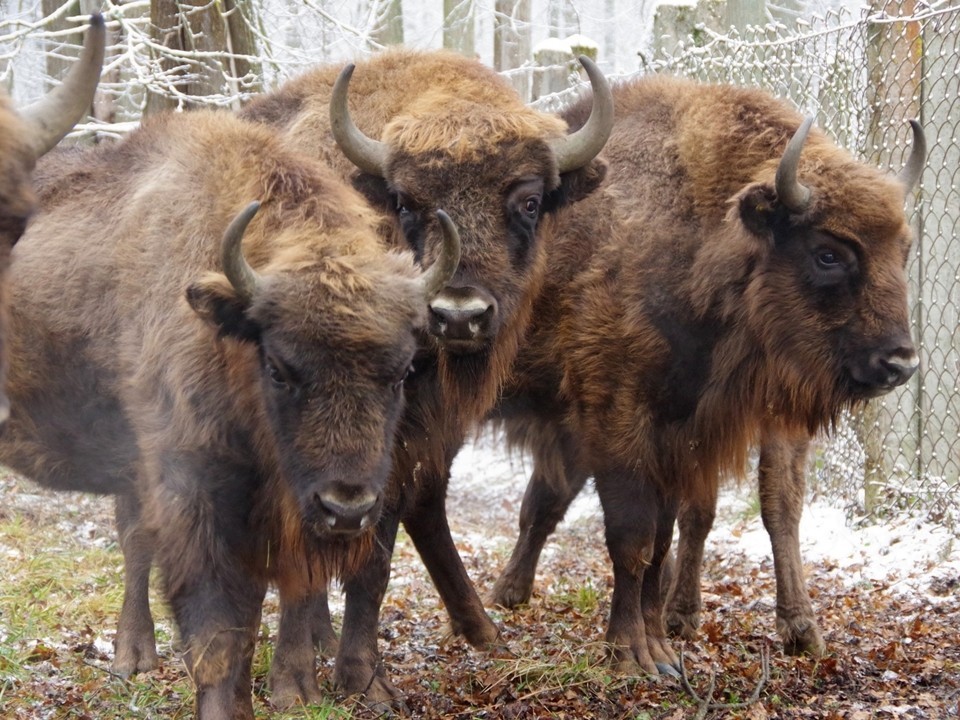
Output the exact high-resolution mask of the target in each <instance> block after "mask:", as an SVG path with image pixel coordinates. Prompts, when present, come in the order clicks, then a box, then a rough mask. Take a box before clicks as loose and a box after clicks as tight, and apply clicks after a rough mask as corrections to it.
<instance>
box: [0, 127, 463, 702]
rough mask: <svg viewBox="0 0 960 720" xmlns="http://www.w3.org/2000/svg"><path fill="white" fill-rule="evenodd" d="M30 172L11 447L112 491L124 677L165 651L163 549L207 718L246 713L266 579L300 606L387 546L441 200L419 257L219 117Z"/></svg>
mask: <svg viewBox="0 0 960 720" xmlns="http://www.w3.org/2000/svg"><path fill="white" fill-rule="evenodd" d="M36 184H37V188H38V195H39V199H40V203H39V209H40V211H39V212H38V214H37V215H36V217H35V218H34V220H33V221H32V222H31V225H30V227H29V228H28V230H27V233H26V234H25V235H24V237H23V239H22V240H21V241H20V242H19V243H18V245H17V247H16V250H15V253H14V264H13V267H14V273H13V278H14V282H13V283H12V287H13V295H14V299H15V301H16V302H15V304H14V309H13V312H12V325H11V327H12V333H11V338H12V343H11V376H10V393H11V397H12V399H13V401H14V402H13V405H12V407H13V411H12V415H11V418H10V422H9V425H8V426H7V428H6V432H5V433H4V434H3V435H2V436H0V459H2V460H3V461H4V462H5V463H7V464H9V465H11V466H12V467H14V468H15V469H17V470H19V471H20V472H23V473H24V474H27V475H28V476H29V477H31V478H32V479H34V480H36V481H38V482H40V483H41V484H44V485H46V486H48V487H54V488H73V489H80V490H85V491H92V492H103V493H113V494H115V495H116V496H117V525H118V530H119V534H120V544H121V547H122V549H123V552H124V558H125V565H126V567H125V581H126V583H127V587H126V592H125V596H124V605H123V610H122V613H121V618H120V626H119V629H118V633H117V654H116V658H115V663H114V669H115V670H116V671H117V672H119V673H130V672H135V671H137V670H144V669H148V668H150V667H152V666H155V665H156V662H157V656H156V649H155V644H154V638H153V624H152V619H151V617H150V612H149V608H148V606H147V581H148V578H149V570H150V564H151V562H152V560H153V559H154V557H156V560H157V562H158V565H159V566H160V569H161V571H162V576H163V582H164V589H165V593H166V596H167V599H168V600H169V602H170V604H171V606H172V608H173V611H174V615H175V618H176V621H177V627H178V630H179V633H180V637H181V641H182V645H183V648H184V653H183V654H184V661H185V663H186V666H187V669H188V672H189V673H190V675H191V677H192V678H193V680H194V682H195V684H196V686H197V693H196V706H197V714H198V717H199V718H201V719H203V718H227V717H229V718H234V719H241V718H252V717H253V706H252V702H251V694H250V689H251V678H250V662H251V657H252V652H253V647H254V642H255V639H256V632H257V630H258V628H259V617H260V607H261V603H262V601H263V596H264V593H265V591H266V587H267V583H268V582H270V581H275V582H276V583H277V584H278V585H279V586H280V588H281V592H282V593H283V594H284V596H285V597H289V598H293V599H300V598H303V597H309V594H310V593H311V592H316V591H318V590H322V589H323V588H324V587H325V586H326V583H327V582H328V581H329V579H330V578H332V577H336V576H338V575H343V574H347V573H349V572H351V571H354V570H356V569H357V568H360V567H363V566H365V564H366V558H367V556H369V555H371V554H373V552H372V551H373V540H374V538H373V533H372V527H373V526H374V525H375V523H376V519H377V514H378V513H379V510H380V508H381V507H382V505H383V494H384V489H385V488H384V486H385V484H386V480H387V474H388V471H389V467H390V457H391V454H392V452H393V449H394V435H395V431H396V426H397V424H398V422H399V420H400V418H401V415H402V409H403V405H404V400H403V393H402V386H403V382H404V378H405V377H406V374H407V370H408V368H409V367H410V363H411V361H412V360H413V357H414V352H415V350H416V345H417V337H418V336H419V335H420V334H421V333H422V332H423V331H424V330H425V326H426V321H427V317H426V309H427V302H428V301H429V299H430V298H432V297H433V296H434V295H435V294H436V293H437V292H438V291H439V290H440V289H442V288H443V287H444V286H445V285H446V284H447V283H448V282H449V280H450V278H451V277H452V275H453V273H454V272H455V271H456V267H457V263H458V260H459V240H458V236H457V233H456V229H455V228H454V227H453V225H452V223H451V222H450V220H449V218H448V217H447V216H446V215H445V214H444V213H442V212H441V211H437V214H436V216H437V221H438V223H439V226H440V227H441V235H442V237H443V241H442V246H443V250H441V251H440V252H439V254H437V255H436V258H437V259H436V261H435V262H434V263H433V264H432V265H431V266H430V267H429V268H428V269H427V270H425V271H420V270H418V269H417V268H416V267H415V265H414V262H413V254H412V253H409V252H406V253H403V252H396V251H388V250H387V248H386V247H385V246H384V243H383V242H382V241H381V239H380V237H379V235H378V234H377V232H376V228H377V225H378V218H377V217H376V215H375V214H374V213H373V212H371V211H370V210H369V208H367V207H366V205H365V203H364V201H363V199H362V198H361V197H360V196H359V195H358V194H356V193H355V192H354V191H353V190H352V189H351V188H349V187H348V186H347V185H346V184H345V183H344V182H342V181H341V180H339V179H338V178H336V177H335V176H334V175H333V174H332V173H331V172H329V171H328V170H327V169H326V168H325V167H324V166H323V165H322V164H320V163H318V162H316V161H311V160H308V159H304V158H300V157H298V156H297V155H295V154H294V153H292V152H291V151H290V149H289V148H287V147H285V146H284V145H283V144H282V143H281V142H280V141H279V140H278V139H277V138H276V137H275V134H274V133H272V132H270V131H268V130H266V129H265V128H263V127H262V126H259V125H255V124H252V123H247V122H243V121H241V120H238V119H237V118H235V117H233V116H231V115H229V114H226V113H217V112H206V111H197V112H193V113H187V114H176V113H170V114H161V115H157V116H154V117H152V118H149V119H147V120H145V121H144V123H143V124H142V125H141V127H140V128H139V129H138V130H136V131H135V132H133V133H131V134H130V135H129V136H128V137H127V138H125V139H124V140H123V141H122V142H119V143H114V144H104V145H100V146H98V147H96V148H92V149H90V150H88V151H73V152H69V153H59V154H53V155H50V156H48V157H47V158H45V159H44V161H43V162H41V163H40V165H39V166H38V168H37V172H36ZM251 198H259V199H260V202H258V203H251V204H249V205H247V207H246V208H245V209H243V210H241V208H243V207H244V205H245V204H247V203H249V201H250V199H251ZM238 211H239V213H238ZM105 217H109V222H105V221H104V218H105ZM231 219H232V221H231ZM228 223H229V225H228ZM91 228H94V230H91ZM224 228H226V230H224ZM248 258H249V260H248ZM54 418H55V419H56V422H52V421H51V420H52V419H54ZM365 528H366V529H365ZM314 682H315V680H314Z"/></svg>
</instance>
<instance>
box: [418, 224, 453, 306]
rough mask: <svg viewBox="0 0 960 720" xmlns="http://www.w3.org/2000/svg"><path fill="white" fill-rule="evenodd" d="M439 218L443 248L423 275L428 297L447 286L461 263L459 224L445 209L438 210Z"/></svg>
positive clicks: (425, 292) (425, 291) (425, 293)
mask: <svg viewBox="0 0 960 720" xmlns="http://www.w3.org/2000/svg"><path fill="white" fill-rule="evenodd" d="M437 220H439V221H440V229H441V231H442V232H443V249H442V251H441V252H440V257H438V258H437V259H436V260H435V261H434V263H433V265H431V266H430V269H429V270H427V271H426V272H425V273H423V275H422V276H421V281H422V283H423V292H424V295H426V296H427V298H428V299H429V298H432V297H433V296H434V295H436V294H437V293H438V292H440V291H441V290H443V288H445V287H446V286H447V283H448V282H450V280H451V279H452V278H453V275H454V273H456V272H457V265H459V264H460V233H459V232H458V231H457V226H456V225H454V223H453V220H451V219H450V216H449V215H447V214H446V213H445V212H444V211H443V210H437Z"/></svg>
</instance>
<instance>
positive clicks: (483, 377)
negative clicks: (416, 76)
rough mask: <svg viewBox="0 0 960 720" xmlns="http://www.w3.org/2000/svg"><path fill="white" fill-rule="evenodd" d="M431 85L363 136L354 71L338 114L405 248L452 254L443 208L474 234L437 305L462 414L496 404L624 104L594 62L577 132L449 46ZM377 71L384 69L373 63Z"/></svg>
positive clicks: (433, 63)
mask: <svg viewBox="0 0 960 720" xmlns="http://www.w3.org/2000/svg"><path fill="white" fill-rule="evenodd" d="M416 61H417V62H418V63H422V64H424V67H423V68H421V69H422V70H423V73H422V76H423V77H425V78H426V82H425V84H426V87H424V88H420V89H418V90H416V91H415V92H416V93H417V94H416V97H415V98H413V99H411V100H408V101H407V102H406V103H405V105H404V107H403V109H402V111H400V112H398V113H396V114H395V115H394V116H392V117H390V118H388V119H387V120H386V121H385V125H384V126H383V130H382V140H374V139H371V138H370V137H368V136H366V135H364V134H363V133H362V132H360V131H359V130H358V129H357V128H356V126H355V125H354V123H353V120H352V119H351V116H350V114H349V112H348V110H347V95H348V86H349V83H350V80H351V77H352V75H353V72H354V67H353V66H352V65H351V66H348V67H346V68H345V69H344V70H343V72H342V73H341V74H340V77H339V78H338V79H337V82H336V84H335V85H334V89H333V94H332V99H331V107H330V122H331V128H332V131H333V135H334V138H335V139H336V141H337V144H338V145H339V147H340V148H341V149H342V150H343V152H344V154H345V155H346V156H347V157H348V158H349V159H350V160H351V161H352V162H353V163H354V164H355V165H356V166H357V167H358V168H359V169H360V170H361V171H362V174H361V175H360V176H359V177H358V178H357V181H356V184H357V185H358V187H360V188H361V190H362V191H363V192H364V193H365V195H366V196H367V197H368V199H369V200H371V202H372V203H373V204H374V205H377V206H379V207H380V208H381V209H382V210H383V211H384V213H385V214H386V215H387V216H388V217H391V218H393V220H394V222H393V228H394V231H395V236H396V237H397V241H398V242H402V243H404V244H406V245H408V246H409V247H410V248H412V249H413V251H414V253H415V254H416V256H417V258H418V259H419V260H420V261H421V262H425V263H426V262H429V261H430V260H431V259H432V258H433V257H435V256H436V255H437V253H438V251H439V250H438V249H439V246H440V242H439V237H440V233H439V226H438V223H437V222H436V221H435V219H434V217H433V211H434V209H436V208H438V207H443V208H445V209H446V210H447V211H448V212H449V213H450V215H451V217H452V218H453V219H454V221H455V222H456V223H457V227H458V228H459V230H460V234H461V237H462V238H463V259H462V261H461V263H460V268H459V270H458V271H457V273H456V275H455V276H454V277H453V278H452V280H451V281H450V283H449V284H448V285H447V287H446V288H444V289H443V290H442V291H441V292H440V293H438V294H437V295H436V296H435V297H434V298H433V300H432V301H431V302H430V322H429V331H430V335H431V336H432V338H433V340H434V342H435V343H436V346H437V348H438V349H439V350H440V351H441V352H440V365H441V372H442V374H443V375H444V376H445V377H447V378H448V381H449V382H447V383H445V385H446V387H447V388H448V390H450V389H451V388H452V386H454V385H456V384H460V385H462V387H461V391H462V392H460V393H459V395H458V396H456V397H453V398H450V401H451V402H453V403H454V404H456V405H457V406H458V407H459V408H460V409H461V411H462V412H467V413H469V410H466V409H465V408H466V407H467V406H468V405H469V404H471V403H473V404H475V405H477V408H478V412H479V411H481V410H480V408H482V409H485V408H486V407H489V405H490V404H491V403H492V401H493V397H494V394H495V393H496V391H497V388H498V386H499V381H500V380H501V379H502V376H503V374H504V373H505V372H506V368H507V367H509V365H510V363H511V362H512V360H513V357H514V355H515V352H516V347H517V344H518V342H519V338H520V336H521V334H522V332H523V330H524V328H525V326H526V324H527V321H528V319H529V315H530V310H531V306H532V301H533V297H534V295H535V293H536V292H537V291H538V289H539V283H540V281H541V278H542V274H543V272H544V267H545V254H544V250H545V248H544V245H545V243H546V242H549V240H548V239H547V236H548V235H549V234H550V233H551V232H552V231H553V230H552V225H553V224H555V223H556V222H557V220H556V213H557V211H558V210H559V209H560V208H561V207H563V206H565V205H567V204H569V203H572V202H574V201H577V200H579V199H581V198H583V197H585V196H586V195H587V194H589V193H590V192H592V191H593V190H594V189H595V188H596V187H597V186H598V185H599V183H600V182H601V181H602V179H603V176H604V174H605V171H606V165H605V163H603V162H602V161H600V160H598V159H597V155H598V153H599V152H600V150H601V149H602V148H603V145H604V143H605V142H606V140H607V138H608V137H609V135H610V132H611V128H612V123H613V99H612V96H611V92H610V88H609V86H608V85H607V83H606V80H605V79H604V78H603V75H602V74H601V73H600V71H599V70H598V68H597V67H596V65H594V64H593V63H592V62H591V61H590V60H589V59H586V58H582V59H581V62H582V63H583V65H584V67H585V68H586V69H587V73H588V75H589V77H590V81H591V83H592V86H593V89H594V95H593V111H592V113H591V116H590V118H589V120H588V121H587V123H586V125H585V126H584V127H583V128H581V129H580V130H578V131H577V132H575V133H573V134H570V135H568V134H566V125H565V124H564V123H563V121H562V120H560V119H559V118H557V117H555V116H552V115H548V114H544V113H539V112H536V111H534V110H531V109H530V108H527V107H526V106H524V105H523V103H522V102H521V101H520V100H519V98H518V97H517V95H516V93H515V92H514V91H513V90H512V88H510V86H509V85H508V84H507V83H506V82H505V81H504V80H503V79H502V78H501V77H499V76H497V75H496V74H495V73H493V72H492V71H489V70H487V69H485V68H483V69H482V66H480V65H479V64H478V63H474V62H472V61H468V60H466V59H464V58H458V57H455V56H452V55H449V54H437V55H423V56H419V57H417V58H416ZM363 71H364V72H372V71H371V70H369V69H368V68H367V67H366V66H364V67H363Z"/></svg>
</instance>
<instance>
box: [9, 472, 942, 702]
mask: <svg viewBox="0 0 960 720" xmlns="http://www.w3.org/2000/svg"><path fill="white" fill-rule="evenodd" d="M518 479H519V480H518ZM522 491H523V484H522V472H520V473H517V474H516V476H515V478H514V480H513V481H512V484H511V485H510V486H509V487H508V488H495V487H490V486H489V485H486V484H484V483H470V482H464V483H457V482H456V481H455V482H454V483H453V486H452V489H451V495H450V497H449V502H448V508H449V514H450V524H451V527H452V528H453V529H454V532H455V534H456V537H457V541H458V547H459V548H460V551H461V554H462V555H463V557H464V560H465V563H466V566H467V570H468V572H469V573H470V575H471V577H472V578H473V579H474V581H475V582H476V583H477V585H478V587H479V589H480V592H481V594H483V593H484V592H486V591H487V590H488V589H489V588H490V587H492V585H493V582H494V580H495V579H496V574H497V572H498V571H499V570H500V568H502V567H503V565H504V563H505V561H506V558H507V556H508V555H509V550H510V547H511V545H512V542H513V539H514V537H515V529H514V528H515V524H516V518H517V514H518V512H519V500H520V497H521V496H522ZM738 523H739V526H738ZM755 523H759V519H758V518H756V517H754V518H749V517H742V518H739V519H734V520H732V521H729V522H728V526H729V527H732V528H733V529H732V531H729V532H725V533H724V532H721V533H719V534H720V535H722V536H723V538H722V539H721V540H720V541H718V542H713V541H711V542H709V545H708V550H707V560H706V574H705V577H704V584H703V588H704V600H705V605H706V607H705V612H704V615H703V625H702V628H701V629H702V632H701V637H700V639H699V640H698V641H696V642H686V643H678V647H680V648H682V649H683V652H684V657H685V662H686V666H687V669H688V673H689V677H690V683H691V685H692V686H693V688H694V689H695V690H696V691H697V692H698V693H700V694H701V695H706V693H707V686H708V684H709V682H710V679H711V677H713V678H714V688H713V692H712V696H711V697H712V698H713V704H712V705H706V704H705V702H698V701H697V700H695V699H693V698H692V697H691V696H690V695H689V694H688V693H686V692H685V691H684V690H683V688H682V687H681V685H680V683H679V682H678V681H676V680H674V679H671V678H663V677H660V678H650V677H618V676H616V675H614V674H612V673H610V672H609V670H608V668H607V667H606V665H605V663H604V653H603V646H602V643H601V640H602V638H603V632H604V628H605V622H606V617H607V613H608V610H609V599H610V592H611V587H612V576H611V573H610V567H609V562H608V559H607V556H606V551H605V548H604V545H603V532H602V521H601V518H600V516H599V513H598V512H596V511H591V510H587V511H586V512H582V513H580V514H579V515H578V516H577V517H575V518H573V519H570V520H569V521H566V522H565V523H564V524H563V525H562V526H561V528H560V530H559V531H558V533H557V534H556V536H555V537H554V539H553V540H552V541H551V543H550V545H549V546H548V548H547V550H546V551H545V553H544V557H543V559H542V561H541V566H540V572H539V573H538V576H537V584H536V588H535V594H534V597H533V599H532V601H531V603H530V604H529V605H528V606H526V607H523V608H521V609H519V610H516V611H504V610H502V609H501V610H497V609H491V615H492V616H493V618H494V619H495V621H496V622H497V623H498V624H499V626H500V627H501V629H502V640H503V645H504V647H503V648H501V649H500V651H499V652H497V653H493V654H490V653H484V652H479V651H476V650H473V649H472V648H470V647H469V646H468V645H467V644H466V643H465V642H463V641H462V640H460V639H457V638H451V637H449V636H448V634H447V631H446V617H445V614H444V611H443V609H442V607H441V606H440V603H439V600H438V599H437V595H436V593H435V591H434V589H433V586H432V584H431V583H430V580H429V578H428V576H427V574H426V572H425V571H424V569H423V566H422V564H421V563H420V562H419V559H418V558H417V556H416V553H415V551H414V550H413V549H412V546H411V544H410V543H409V542H408V541H407V539H406V538H405V537H401V539H400V542H399V544H398V551H397V554H396V556H395V568H394V575H393V579H392V582H391V586H390V590H389V592H388V596H387V600H386V602H385V604H384V607H383V612H382V617H381V619H382V622H381V631H380V634H381V649H382V651H383V654H384V662H385V664H386V666H387V668H388V670H389V672H390V673H391V677H392V678H393V681H394V682H395V684H396V685H397V686H398V688H399V689H400V690H401V691H402V692H403V693H404V697H405V704H406V710H407V714H408V715H409V716H411V717H415V718H462V719H464V720H466V719H468V718H505V719H514V718H517V719H519V718H571V719H572V718H637V719H644V718H687V717H716V718H720V717H724V718H725V717H740V718H751V719H758V718H830V719H833V718H851V719H855V720H866V719H867V718H903V717H905V718H950V717H958V715H960V711H958V703H960V647H958V642H957V640H958V637H960V634H958V630H960V575H957V574H956V573H954V574H950V573H947V574H943V573H932V572H931V570H932V568H929V567H926V568H925V567H922V566H919V565H918V566H917V567H909V568H904V569H903V572H904V574H909V575H910V576H911V577H913V578H914V579H919V590H911V591H908V592H904V584H903V583H902V582H901V579H902V578H901V577H893V576H891V577H890V578H889V579H886V580H871V581H865V580H859V581H856V582H851V577H850V569H849V568H845V567H839V566H837V565H835V564H833V565H832V564H830V563H824V562H816V563H811V564H810V565H808V566H807V567H806V572H807V576H808V578H809V580H810V586H811V592H812V596H813V603H814V607H815V608H816V610H817V612H818V613H819V616H820V624H821V627H822V629H823V632H824V636H825V639H826V641H827V643H828V645H829V647H830V649H831V654H830V655H829V656H828V657H826V658H825V659H822V660H819V661H817V660H813V659H809V658H794V657H786V656H784V655H783V653H782V651H781V649H780V647H779V644H778V640H777V636H776V632H775V628H774V589H775V587H774V578H773V567H772V562H771V561H770V560H765V561H760V562H755V561H754V560H751V559H750V558H748V557H747V556H746V555H745V554H744V553H743V552H741V551H739V550H738V548H737V542H736V536H737V533H738V530H737V528H738V527H748V526H751V525H752V524H755ZM113 537H114V534H113V529H112V504H111V503H110V501H109V500H108V499H102V498H90V497H87V496H83V495H72V494H59V495H57V494H53V493H47V492H43V491H39V490H37V488H36V487H35V486H34V485H32V484H31V483H28V482H25V481H22V480H17V479H15V478H11V477H6V478H3V479H0V572H3V574H4V578H5V579H4V580H3V581H0V582H2V583H3V586H2V587H3V589H2V592H0V717H4V718H31V719H32V718H50V717H53V718H61V717H62V718H66V717H71V718H97V719H98V720H99V718H107V717H110V718H114V717H115V718H130V717H144V718H146V717H156V718H160V717H164V718H166V717H177V718H189V717H192V711H191V708H190V705H191V703H192V695H191V689H190V686H189V681H188V680H187V679H186V677H185V675H184V673H183V670H182V666H181V665H180V663H179V661H178V660H177V659H176V654H175V652H174V651H173V650H172V644H173V640H172V638H173V634H174V633H173V628H172V626H171V622H170V619H169V616H168V615H167V614H166V610H165V609H164V608H163V606H162V602H161V601H159V600H157V601H155V603H154V607H155V608H156V612H157V614H158V615H159V616H160V620H159V623H158V636H159V638H160V642H159V647H160V650H161V653H162V654H163V661H162V667H161V669H160V670H158V671H156V672H155V673H147V674H145V676H141V677H138V678H137V679H136V682H135V683H127V682H124V681H120V680H119V679H117V678H113V677H111V676H110V674H109V672H107V668H109V663H110V659H111V652H112V647H111V643H112V638H113V632H114V628H115V624H116V612H117V611H118V609H119V598H120V577H121V576H120V568H121V558H120V554H119V550H118V549H117V547H116V544H115V542H114V540H113ZM87 571H89V572H90V573H91V576H90V577H88V576H87V574H86V572H87ZM926 577H929V578H930V580H929V582H927V581H926V580H925V578H926ZM911 587H913V586H911ZM333 597H334V601H335V603H339V602H342V598H341V597H340V596H339V594H338V593H336V592H335V593H334V596H333ZM335 610H338V608H335ZM275 611H276V606H275V598H273V597H272V596H271V597H269V598H268V602H267V605H266V613H265V616H264V628H263V635H264V639H265V640H264V643H263V646H264V648H265V649H264V650H263V651H262V652H261V653H259V654H258V662H257V663H255V675H256V680H255V704H256V708H257V713H258V717H260V716H262V717H306V718H320V717H349V716H351V715H352V716H354V717H360V718H364V717H373V716H374V714H373V713H372V712H370V711H369V710H367V709H365V708H364V707H363V705H362V702H356V701H354V700H351V699H348V698H343V697H342V696H340V695H338V694H337V692H336V691H335V689H334V688H332V687H331V681H330V677H331V675H332V661H331V660H330V659H323V660H322V661H321V666H320V681H321V686H322V687H323V688H325V689H326V690H327V691H328V692H329V694H330V697H331V704H330V705H329V706H324V707H323V708H320V709H316V708H315V709H304V710H300V711H298V712H295V713H284V714H274V713H272V712H271V711H270V709H269V706H268V703H267V697H268V693H267V690H266V688H265V682H264V674H265V672H266V668H267V667H268V665H269V647H270V643H269V637H270V634H271V633H272V632H275V631H276V623H275V619H276V616H275ZM32 613H36V615H32ZM338 615H339V613H338ZM765 652H769V657H770V663H769V665H770V667H769V677H768V678H767V679H766V680H765V681H764V682H763V683H762V687H761V688H760V693H759V699H758V700H757V701H756V702H750V703H745V701H748V700H749V699H750V696H751V694H752V693H753V692H754V690H755V688H756V687H757V685H758V683H760V681H761V674H762V656H763V654H764V653H765ZM708 699H709V698H708ZM744 703H745V704H744ZM720 704H741V706H740V707H735V708H722V707H719V706H718V705H720Z"/></svg>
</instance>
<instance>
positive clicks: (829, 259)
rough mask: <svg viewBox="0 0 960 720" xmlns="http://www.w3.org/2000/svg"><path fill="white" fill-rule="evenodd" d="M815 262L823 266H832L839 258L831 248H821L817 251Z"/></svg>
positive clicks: (835, 264) (837, 263) (834, 265)
mask: <svg viewBox="0 0 960 720" xmlns="http://www.w3.org/2000/svg"><path fill="white" fill-rule="evenodd" d="M817 263H818V264H819V265H820V267H823V268H834V267H836V266H837V265H839V264H840V258H838V257H837V254H836V253H835V252H833V251H832V250H821V251H820V252H818V253H817Z"/></svg>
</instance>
